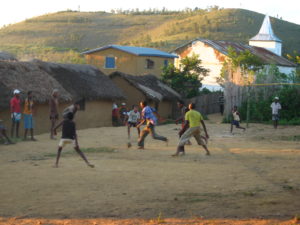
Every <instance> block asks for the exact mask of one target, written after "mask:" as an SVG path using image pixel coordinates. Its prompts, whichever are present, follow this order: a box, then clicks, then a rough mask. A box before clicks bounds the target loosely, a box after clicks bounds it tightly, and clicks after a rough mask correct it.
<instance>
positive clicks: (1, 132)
mask: <svg viewBox="0 0 300 225" xmlns="http://www.w3.org/2000/svg"><path fill="white" fill-rule="evenodd" d="M2 122H3V120H0V138H1V139H4V138H5V139H6V140H5V139H4V144H5V145H8V144H13V142H12V141H11V140H10V139H9V137H8V136H7V134H6V128H5V126H4V125H3V124H2Z"/></svg>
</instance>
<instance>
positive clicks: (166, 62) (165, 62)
mask: <svg viewBox="0 0 300 225" xmlns="http://www.w3.org/2000/svg"><path fill="white" fill-rule="evenodd" d="M168 65H169V61H168V60H167V59H165V60H164V67H167V66H168Z"/></svg>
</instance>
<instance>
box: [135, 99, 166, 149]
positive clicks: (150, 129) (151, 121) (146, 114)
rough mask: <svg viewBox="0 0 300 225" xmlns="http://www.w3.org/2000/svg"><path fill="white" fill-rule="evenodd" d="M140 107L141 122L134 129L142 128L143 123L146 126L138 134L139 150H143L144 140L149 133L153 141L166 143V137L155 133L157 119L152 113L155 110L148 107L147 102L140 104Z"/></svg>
mask: <svg viewBox="0 0 300 225" xmlns="http://www.w3.org/2000/svg"><path fill="white" fill-rule="evenodd" d="M140 106H141V108H142V121H141V122H140V123H139V124H138V125H137V126H136V127H137V128H140V126H142V125H143V124H144V123H145V122H146V123H147V124H146V127H145V128H144V129H143V130H142V132H141V134H140V138H139V141H138V146H139V149H144V145H145V138H146V137H147V136H148V134H149V133H151V135H152V138H153V139H156V140H160V141H165V142H166V143H168V139H167V138H166V137H163V136H160V135H158V134H157V133H156V132H155V125H156V123H157V118H156V116H155V115H154V113H155V112H156V110H155V109H153V108H151V107H150V106H148V102H146V101H143V102H140Z"/></svg>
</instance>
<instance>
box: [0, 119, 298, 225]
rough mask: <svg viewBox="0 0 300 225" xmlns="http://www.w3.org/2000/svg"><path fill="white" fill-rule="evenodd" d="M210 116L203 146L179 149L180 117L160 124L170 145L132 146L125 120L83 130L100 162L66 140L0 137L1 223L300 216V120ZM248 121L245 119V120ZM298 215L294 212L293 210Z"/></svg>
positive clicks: (267, 220) (83, 142)
mask: <svg viewBox="0 0 300 225" xmlns="http://www.w3.org/2000/svg"><path fill="white" fill-rule="evenodd" d="M219 121H220V117H219V116H217V115H212V116H210V117H209V120H208V121H206V124H207V128H208V132H209V134H210V137H211V138H210V140H209V145H208V146H209V149H210V150H211V153H212V155H211V156H206V155H205V153H204V151H203V150H202V149H201V147H199V146H197V145H196V142H195V141H194V140H192V143H193V145H191V146H187V147H186V151H187V154H186V155H185V156H183V157H177V158H173V157H171V155H172V154H173V153H174V152H175V149H176V145H177V142H178V137H177V132H178V130H177V129H178V128H179V125H174V124H170V125H164V126H158V127H157V132H158V133H159V134H163V135H165V136H167V137H168V138H169V139H170V142H169V145H168V146H166V145H165V143H163V142H159V141H155V140H153V139H152V138H151V137H150V136H149V137H148V138H147V139H146V146H145V147H146V149H145V150H138V149H137V147H136V139H137V134H136V132H135V130H133V137H134V138H133V139H134V141H133V147H132V148H131V149H127V146H126V142H127V138H126V128H125V127H117V128H112V127H103V128H96V129H87V130H80V131H78V135H79V145H80V146H81V148H83V149H84V150H85V154H86V156H87V158H88V159H89V160H90V162H91V163H92V164H94V165H95V168H93V169H92V168H89V167H87V166H86V165H85V163H84V162H83V161H82V160H81V159H80V158H79V156H78V155H77V154H76V153H75V152H74V151H73V150H72V146H71V145H69V146H67V147H66V148H65V149H64V150H63V151H64V154H63V155H62V157H61V161H60V167H59V168H53V167H52V166H53V164H54V161H55V156H56V148H57V144H58V140H56V141H53V140H49V136H48V134H45V135H39V136H37V137H36V138H37V139H38V141H37V142H29V141H28V142H18V143H17V144H15V145H9V146H5V145H0V156H1V157H0V182H1V185H0V224H24V225H25V224H45V225H46V224H70V225H71V224H74V225H77V224H94V225H95V224H156V223H166V224H293V223H297V221H298V220H299V218H298V219H297V215H299V216H300V146H299V141H297V140H298V137H299V135H300V127H299V126H284V127H283V126H281V127H279V128H278V129H277V130H274V129H273V128H272V127H271V126H270V125H261V124H250V128H249V129H247V130H246V132H243V131H241V130H236V129H235V130H234V135H231V134H230V133H229V125H228V124H221V123H219ZM243 125H244V124H243ZM293 218H294V219H293Z"/></svg>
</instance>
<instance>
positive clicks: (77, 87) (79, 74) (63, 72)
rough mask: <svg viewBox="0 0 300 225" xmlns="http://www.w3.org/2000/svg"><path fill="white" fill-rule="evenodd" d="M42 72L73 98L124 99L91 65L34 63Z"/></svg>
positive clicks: (103, 75)
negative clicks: (54, 80)
mask: <svg viewBox="0 0 300 225" xmlns="http://www.w3.org/2000/svg"><path fill="white" fill-rule="evenodd" d="M35 63H36V64H37V65H38V66H39V68H40V69H41V70H42V71H45V72H46V73H48V74H49V75H51V76H52V77H53V78H54V79H56V80H57V81H58V82H59V83H60V84H61V85H62V86H63V87H64V88H65V89H66V90H67V91H68V92H69V93H70V94H71V95H72V96H73V97H74V98H82V97H84V98H85V99H86V100H98V99H102V100H117V99H124V94H123V93H122V91H121V90H120V89H119V88H118V87H117V86H116V85H115V84H114V83H113V82H112V81H111V79H109V77H107V76H106V75H105V74H103V73H102V72H101V71H100V70H99V69H97V68H96V67H94V66H91V65H78V64H59V63H47V62H42V61H35Z"/></svg>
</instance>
